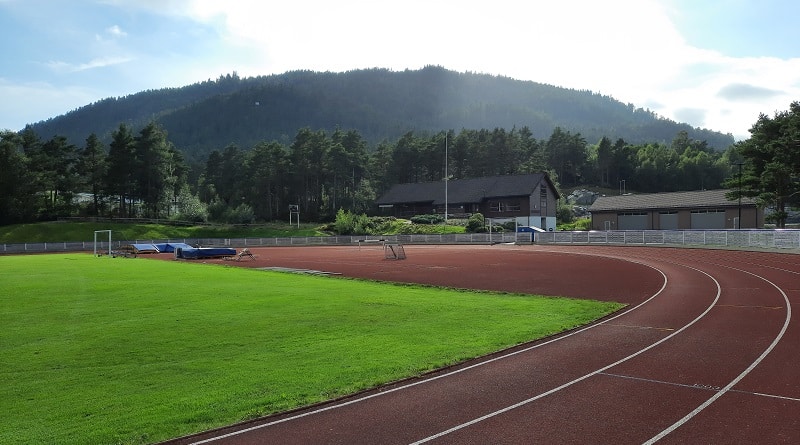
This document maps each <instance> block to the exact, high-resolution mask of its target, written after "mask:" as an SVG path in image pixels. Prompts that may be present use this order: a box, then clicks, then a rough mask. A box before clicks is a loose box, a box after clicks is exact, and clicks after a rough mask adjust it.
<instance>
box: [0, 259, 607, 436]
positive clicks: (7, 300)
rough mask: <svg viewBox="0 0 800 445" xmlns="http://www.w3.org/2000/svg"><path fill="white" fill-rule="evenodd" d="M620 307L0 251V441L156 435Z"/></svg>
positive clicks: (407, 372) (356, 384)
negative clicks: (0, 415) (1, 416)
mask: <svg viewBox="0 0 800 445" xmlns="http://www.w3.org/2000/svg"><path fill="white" fill-rule="evenodd" d="M619 307H620V306H619V305H617V304H612V303H600V302H592V301H585V300H569V299H556V298H542V297H532V296H521V295H508V294H492V293H485V292H465V291H456V290H448V289H437V288H430V287H421V286H401V285H389V284H382V283H374V282H365V281H357V280H347V279H338V278H330V277H319V276H304V275H295V274H283V273H277V272H264V271H259V270H253V269H244V268H235V267H222V266H213V265H204V264H198V263H184V262H168V261H152V260H147V259H143V258H138V259H122V258H117V259H111V258H106V257H103V258H95V257H93V256H91V255H86V254H64V255H30V256H0V309H2V310H0V326H2V329H0V345H1V346H0V377H2V383H1V384H0V412H2V413H3V419H2V423H3V426H2V428H0V443H2V444H20V443H26V444H54V443H58V444H109V443H121V444H138V443H151V442H156V441H160V440H165V439H168V438H172V437H177V436H180V435H185V434H188V433H191V432H196V431H200V430H205V429H209V428H212V427H217V426H221V425H224V424H229V423H233V422H236V421H240V420H244V419H249V418H253V417H257V416H261V415H265V414H269V413H273V412H277V411H282V410H286V409H289V408H293V407H297V406H300V405H305V404H309V403H313V402H317V401H321V400H325V399H329V398H332V397H336V396H339V395H343V394H347V393H352V392H354V391H358V390H361V389H365V388H369V387H372V386H375V385H379V384H381V383H385V382H389V381H392V380H396V379H399V378H402V377H407V376H412V375H416V374H419V373H421V372H424V371H427V370H430V369H433V368H437V367H440V366H443V365H448V364H452V363H456V362H459V361H462V360H464V359H467V358H471V357H475V356H479V355H482V354H485V353H488V352H491V351H495V350H498V349H501V348H504V347H506V346H510V345H513V344H517V343H520V342H525V341H528V340H531V339H534V338H538V337H542V336H545V335H548V334H552V333H555V332H558V331H561V330H564V329H567V328H571V327H574V326H577V325H580V324H583V323H586V322H589V321H591V320H594V319H596V318H598V317H600V316H602V315H605V314H607V313H609V312H611V311H613V310H615V309H617V308H619Z"/></svg>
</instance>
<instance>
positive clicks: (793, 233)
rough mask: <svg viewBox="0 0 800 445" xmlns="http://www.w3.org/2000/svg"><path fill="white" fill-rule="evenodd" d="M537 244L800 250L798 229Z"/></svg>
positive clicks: (591, 236)
mask: <svg viewBox="0 0 800 445" xmlns="http://www.w3.org/2000/svg"><path fill="white" fill-rule="evenodd" d="M535 243H536V244H623V245H648V246H699V247H729V248H736V249H800V230H609V231H590V232H546V233H537V234H536V236H535Z"/></svg>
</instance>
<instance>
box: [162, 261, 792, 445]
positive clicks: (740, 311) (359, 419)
mask: <svg viewBox="0 0 800 445" xmlns="http://www.w3.org/2000/svg"><path fill="white" fill-rule="evenodd" d="M405 249H406V252H407V254H408V258H407V259H406V260H403V261H392V260H384V259H383V252H382V251H381V250H379V249H376V248H375V247H372V248H362V249H360V250H359V249H358V248H357V247H347V248H343V247H320V248H308V247H302V248H299V247H297V248H266V249H257V250H256V251H255V253H256V254H257V256H258V259H257V261H252V262H250V261H248V260H242V261H241V262H237V263H235V264H236V265H241V266H251V267H265V266H281V267H290V268H303V269H312V270H320V271H325V272H334V273H340V274H342V275H345V276H351V277H364V278H371V279H381V280H388V281H401V282H418V283H428V284H437V285H443V286H452V287H461V288H477V289H492V290H501V291H513V292H527V293H540V294H548V295H564V296H572V297H592V298H597V299H607V300H615V301H622V302H625V303H629V304H630V305H629V307H628V308H626V309H625V310H624V311H622V312H620V313H618V314H616V315H614V316H612V317H608V318H606V319H604V320H602V321H600V322H598V323H595V324H593V325H590V326H588V327H585V328H582V329H579V330H575V331H572V332H568V333H565V334H563V335H560V336H556V337H553V338H549V339H545V340H541V341H538V342H532V343H530V344H526V345H522V346H520V347H517V348H514V349H511V350H508V351H503V352H500V353H497V354H494V355H492V356H489V357H483V358H481V359H477V360H473V361H470V362H468V363H464V364H462V365H460V366H456V367H451V368H447V369H444V370H441V371H440V372H437V373H432V374H429V375H425V376H421V377H420V378H417V379H411V380H407V381H403V382H398V383H396V384H394V385H388V386H385V387H381V388H378V389H376V390H374V391H370V392H365V393H361V394H357V395H354V396H352V397H349V398H344V399H341V400H336V401H332V402H330V403H326V404H320V405H315V406H313V407H309V408H307V409H304V410H297V411H293V412H289V413H283V414H280V415H274V416H270V417H266V418H262V419H258V420H255V421H252V422H247V423H243V424H239V425H234V426H231V427H229V428H224V429H220V430H216V431H210V432H207V433H203V434H198V435H195V436H190V437H183V438H179V439H175V440H174V441H171V443H174V444H189V443H210V444H265V443H276V444H278V443H280V444H312V443H313V444H422V443H431V444H489V443H491V444H520V443H525V444H528V443H559V444H570V443H575V444H577V443H580V444H585V443H614V444H627V443H631V444H641V443H655V442H659V443H676V444H678V443H680V444H684V443H704V444H706V443H709V444H710V443H714V444H741V443H760V444H767V443H769V444H780V443H786V444H789V443H793V444H795V443H800V354H798V353H799V352H800V350H799V348H800V327H798V323H797V319H796V316H794V315H793V312H792V306H793V304H795V305H798V304H800V255H792V254H780V253H765V252H745V251H726V250H700V249H674V248H648V247H642V248H637V247H610V246H564V247H561V246H510V245H495V246H405ZM211 262H213V261H211ZM220 262H221V261H220ZM230 264H234V263H230Z"/></svg>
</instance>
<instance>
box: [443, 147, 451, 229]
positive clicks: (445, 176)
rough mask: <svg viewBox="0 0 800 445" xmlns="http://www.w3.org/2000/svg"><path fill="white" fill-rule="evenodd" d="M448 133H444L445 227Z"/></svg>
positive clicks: (445, 217) (445, 212)
mask: <svg viewBox="0 0 800 445" xmlns="http://www.w3.org/2000/svg"><path fill="white" fill-rule="evenodd" d="M449 179H450V178H448V177H447V132H446V131H445V133H444V225H447V182H448V180H449Z"/></svg>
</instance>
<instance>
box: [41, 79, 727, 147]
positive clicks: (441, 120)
mask: <svg viewBox="0 0 800 445" xmlns="http://www.w3.org/2000/svg"><path fill="white" fill-rule="evenodd" d="M153 120H155V121H156V122H158V123H159V124H161V125H162V126H163V127H164V128H165V129H166V130H167V132H168V134H169V139H170V140H171V141H172V142H173V143H174V144H175V146H176V147H177V148H178V149H180V150H183V151H184V152H185V153H186V154H187V156H189V157H190V158H195V159H200V158H204V157H205V156H206V155H207V154H208V153H209V152H211V151H212V150H220V149H222V148H224V147H225V146H227V145H229V144H236V145H238V146H239V147H240V148H243V149H249V148H250V147H251V146H253V145H254V144H256V143H258V142H261V141H272V140H276V141H279V142H281V143H284V144H288V143H290V142H291V140H292V139H293V137H294V135H295V134H296V133H297V131H298V130H299V129H301V128H305V127H308V128H311V129H314V130H318V129H322V130H326V131H333V130H335V129H336V128H342V129H354V130H357V131H358V132H359V133H360V134H361V135H363V137H364V138H365V139H366V140H367V141H369V142H370V143H372V144H376V143H378V142H380V141H382V140H389V141H394V140H396V139H397V138H399V137H400V136H402V135H403V134H405V133H407V132H409V131H414V132H435V131H440V130H445V129H455V130H460V129H465V128H466V129H481V128H487V129H492V128H498V127H499V128H506V129H511V128H514V127H516V128H521V127H525V126H527V127H528V128H530V129H531V131H532V132H533V134H534V135H535V136H536V137H538V138H547V137H548V136H549V135H550V134H551V133H552V131H553V129H554V128H556V127H560V128H562V129H565V130H568V131H571V132H576V133H580V134H581V135H582V136H583V137H584V138H585V139H586V140H587V142H589V143H596V142H597V141H598V140H599V139H600V138H601V137H603V136H606V137H608V138H610V139H612V140H615V139H617V138H622V139H624V140H625V141H626V142H629V143H646V142H662V143H667V142H669V141H671V140H672V139H673V138H674V137H675V135H676V134H677V133H678V132H680V131H686V132H687V133H688V135H689V136H690V137H691V138H693V139H696V140H705V141H707V142H708V145H709V146H710V147H714V148H716V149H719V150H721V149H725V148H726V147H728V146H729V145H730V144H732V143H733V142H734V138H733V136H732V135H730V134H722V133H719V132H715V131H712V130H708V129H699V128H693V127H691V126H690V125H688V124H683V123H678V122H674V121H672V120H669V119H665V118H661V117H659V116H657V115H656V114H655V113H652V112H650V111H648V110H644V109H641V108H637V107H636V106H635V105H633V104H624V103H622V102H620V101H617V100H615V99H614V98H612V97H609V96H604V95H599V94H595V93H592V92H591V91H579V90H573V89H566V88H560V87H557V86H552V85H546V84H541V83H536V82H530V81H519V80H515V79H511V78H508V77H502V76H491V75H485V74H476V73H458V72H454V71H450V70H447V69H445V68H442V67H437V66H428V67H425V68H423V69H420V70H405V71H391V70H387V69H368V70H354V71H348V72H344V73H331V72H312V71H292V72H287V73H284V74H279V75H270V76H258V77H247V78H240V77H239V76H238V75H236V73H233V74H229V75H226V76H221V77H219V78H218V79H216V80H213V81H212V80H209V81H206V82H201V83H196V84H193V85H188V86H185V87H182V88H166V89H159V90H149V91H143V92H140V93H137V94H133V95H129V96H126V97H118V98H108V99H104V100H101V101H98V102H96V103H93V104H89V105H86V106H83V107H81V108H78V109H76V110H73V111H71V112H69V113H67V114H65V115H62V116H57V117H54V118H51V119H49V120H46V121H43V122H39V123H36V124H33V125H32V128H33V130H34V131H35V132H36V133H37V134H39V135H40V136H41V137H48V138H49V137H52V136H53V135H63V136H66V137H67V139H68V140H69V142H71V143H73V144H76V145H79V146H81V145H83V143H84V141H85V139H86V137H87V136H89V134H91V133H95V134H97V135H98V136H100V137H101V138H102V139H104V140H108V139H109V136H110V134H111V132H112V131H113V130H115V129H116V128H117V127H118V126H119V125H120V123H126V124H129V125H131V126H132V127H133V128H134V129H138V128H140V127H142V126H144V125H145V124H147V123H148V122H150V121H153Z"/></svg>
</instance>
